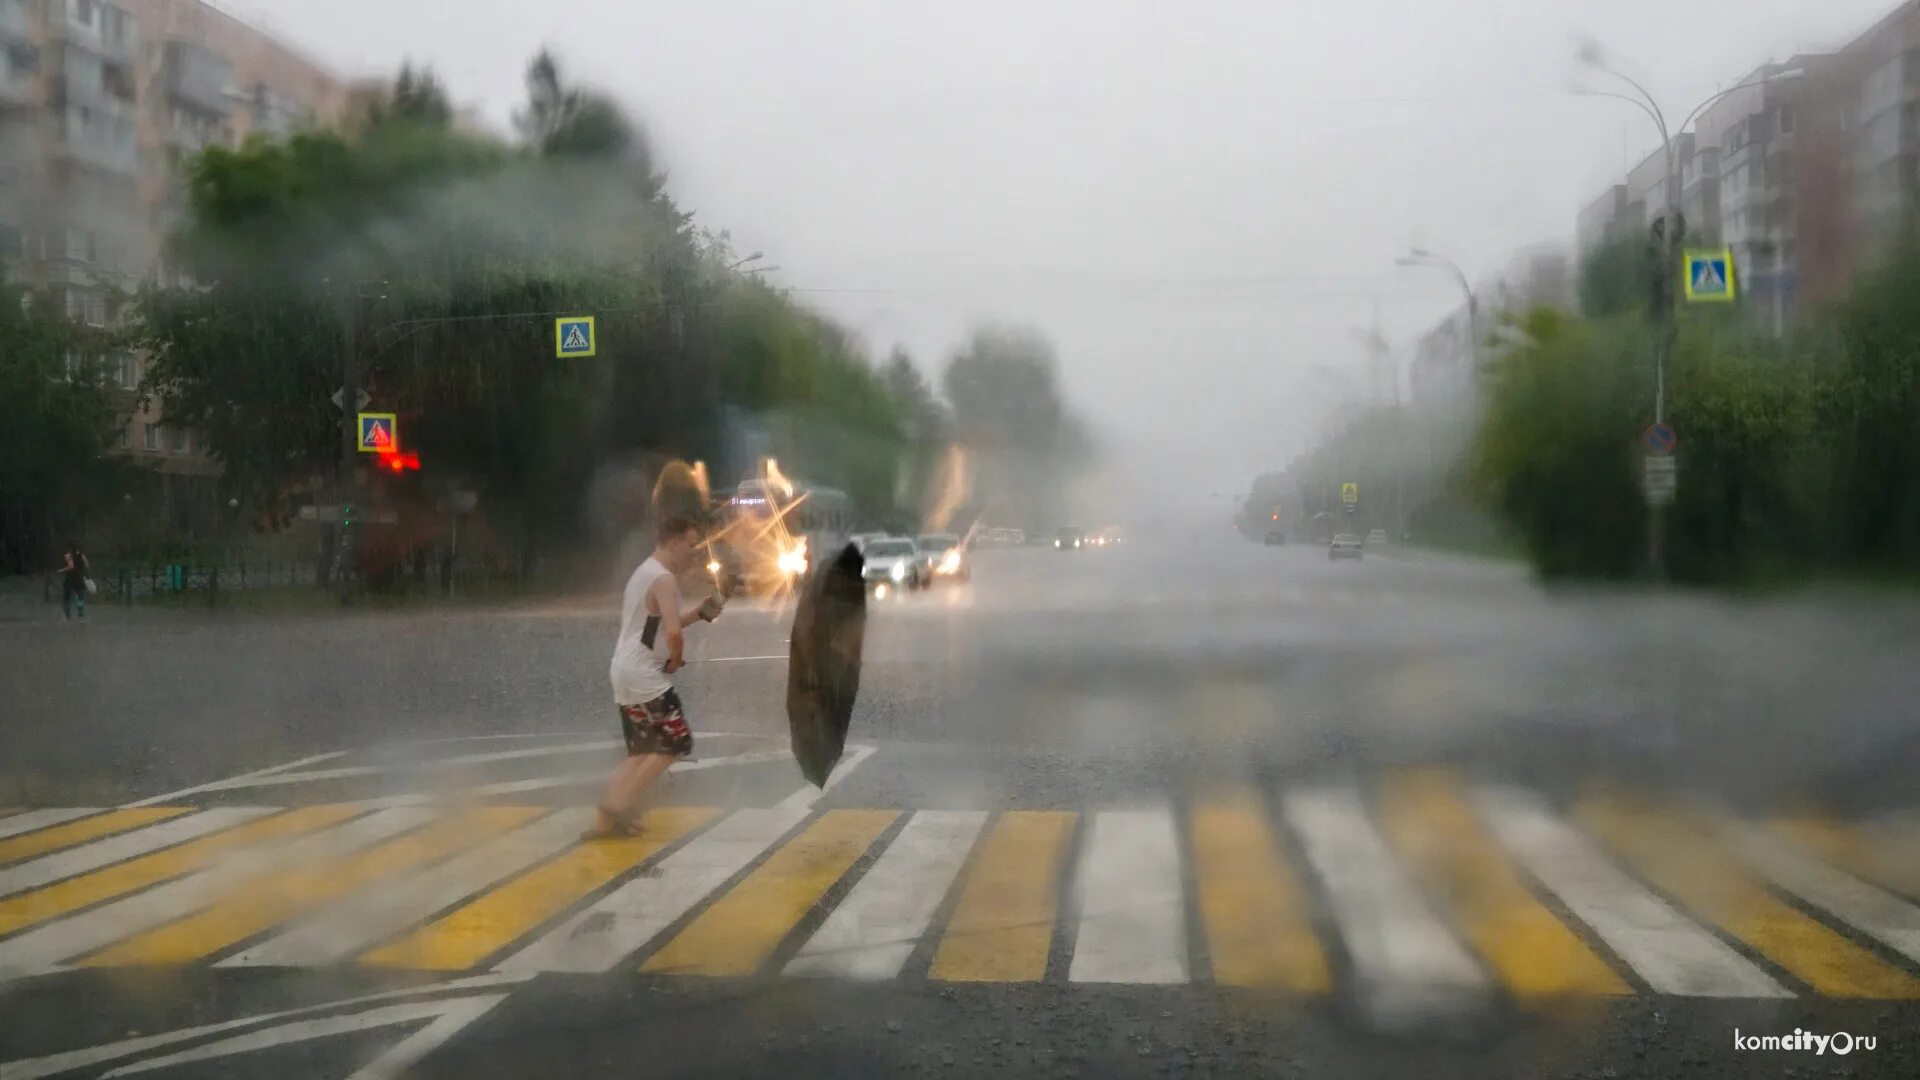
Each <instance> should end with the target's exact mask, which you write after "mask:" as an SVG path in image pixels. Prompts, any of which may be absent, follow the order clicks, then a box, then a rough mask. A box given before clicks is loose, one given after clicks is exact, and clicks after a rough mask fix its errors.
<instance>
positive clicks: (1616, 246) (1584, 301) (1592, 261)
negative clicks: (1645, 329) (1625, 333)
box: [1578, 232, 1659, 319]
mask: <svg viewBox="0 0 1920 1080" xmlns="http://www.w3.org/2000/svg"><path fill="white" fill-rule="evenodd" d="M1658 259H1659V256H1658V253H1657V252H1656V251H1655V250H1654V249H1653V247H1652V246H1651V245H1650V244H1649V243H1648V242H1647V240H1646V238H1645V237H1643V236H1639V235H1637V234H1635V233H1630V232H1620V233H1614V234H1612V235H1610V236H1608V237H1606V238H1605V239H1603V240H1601V241H1600V243H1598V244H1596V245H1594V246H1593V247H1592V248H1591V249H1590V250H1588V251H1587V252H1586V253H1584V254H1583V255H1582V256H1581V257H1580V270H1579V282H1578V289H1579V294H1580V311H1581V313H1582V314H1584V315H1586V316H1587V317H1588V318H1590V319H1605V318H1610V317H1612V316H1615V315H1643V314H1645V313H1646V311H1647V310H1648V307H1649V306H1650V304H1651V303H1652V300H1653V274H1654V272H1655V266H1656V265H1657V262H1658Z"/></svg>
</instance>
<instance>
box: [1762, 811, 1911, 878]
mask: <svg viewBox="0 0 1920 1080" xmlns="http://www.w3.org/2000/svg"><path fill="white" fill-rule="evenodd" d="M1767 827H1768V828H1769V829H1771V830H1772V831H1773V833H1774V835H1776V836H1778V837H1780V838H1781V839H1783V840H1786V841H1787V842H1788V843H1790V844H1793V845H1794V846H1796V847H1798V848H1800V849H1801V850H1803V851H1806V852H1807V853H1809V854H1811V855H1816V856H1818V857H1820V858H1822V859H1825V860H1826V861H1827V862H1830V863H1832V864H1833V865H1835V866H1837V867H1839V868H1840V869H1842V870H1845V871H1846V872H1847V873H1849V874H1852V875H1853V876H1854V877H1857V878H1864V879H1866V880H1867V881H1873V882H1878V883H1879V884H1881V885H1884V886H1886V887H1887V888H1889V889H1893V890H1894V891H1896V892H1903V893H1905V894H1907V895H1908V896H1909V897H1913V898H1915V899H1920V845H1914V844H1911V843H1908V844H1899V845H1883V844H1876V843H1875V842H1873V841H1872V840H1870V839H1868V838H1867V837H1866V836H1865V835H1863V834H1862V833H1861V832H1860V831H1859V830H1858V829H1855V828H1853V827H1852V826H1850V825H1847V824H1845V823H1843V822H1839V821H1835V820H1833V819H1832V818H1826V817H1815V816H1799V817H1791V818H1776V819H1775V820H1773V821H1770V822H1768V823H1767Z"/></svg>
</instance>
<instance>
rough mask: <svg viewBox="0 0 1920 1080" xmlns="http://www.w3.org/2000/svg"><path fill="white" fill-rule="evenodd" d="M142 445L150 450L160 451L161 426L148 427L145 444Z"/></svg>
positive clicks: (149, 425)
mask: <svg viewBox="0 0 1920 1080" xmlns="http://www.w3.org/2000/svg"><path fill="white" fill-rule="evenodd" d="M142 445H144V446H145V447H146V448H147V449H149V450H158V449H160V425H159V424H148V425H147V428H146V435H145V442H144V443H143V444H142Z"/></svg>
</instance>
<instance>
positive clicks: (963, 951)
mask: <svg viewBox="0 0 1920 1080" xmlns="http://www.w3.org/2000/svg"><path fill="white" fill-rule="evenodd" d="M1075 817H1076V815H1074V814H1073V813H1071V812H1068V811H1061V810H1009V811H1008V812H1007V813H1005V814H1003V815H1001V817H1000V820H999V821H998V822H996V823H995V824H994V827H993V831H992V832H991V833H989V834H988V835H987V839H986V841H985V842H984V844H983V845H982V847H981V849H980V852H979V855H978V857H977V858H976V859H975V860H974V863H973V866H972V868H971V869H970V870H969V871H968V872H967V876H966V882H965V884H964V885H962V886H961V891H960V900H959V902H958V904H956V905H955V907H954V910H953V918H952V919H950V920H948V922H947V931H946V934H945V935H943V936H942V937H941V939H940V947H939V949H938V950H936V951H935V953H934V956H933V966H932V968H930V969H929V971H928V975H930V976H931V977H932V978H935V979H944V980H947V981H949V982H1033V981H1037V980H1039V979H1042V978H1044V977H1045V976H1046V974H1047V951H1048V949H1049V948H1051V947H1052V944H1053V921H1054V916H1055V913H1056V912H1057V911H1058V909H1059V904H1060V870H1061V862H1062V860H1064V859H1065V857H1066V854H1067V844H1068V843H1069V842H1070V841H1071V839H1072V837H1073V826H1074V821H1075Z"/></svg>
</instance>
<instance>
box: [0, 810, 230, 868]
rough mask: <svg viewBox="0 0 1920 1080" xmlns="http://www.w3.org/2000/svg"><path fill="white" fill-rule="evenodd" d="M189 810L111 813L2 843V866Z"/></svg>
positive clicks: (121, 811)
mask: <svg viewBox="0 0 1920 1080" xmlns="http://www.w3.org/2000/svg"><path fill="white" fill-rule="evenodd" d="M192 810H193V808H192V807H188V806H146V807H141V808H139V809H136V810H109V811H107V812H106V813H104V814H95V815H93V816H92V817H83V818H80V819H79V820H77V821H68V822H66V823H65V824H61V825H54V826H52V827H51V828H45V829H38V830H35V831H34V832H30V833H25V834H23V835H19V836H14V837H11V838H9V839H6V840H0V864H5V863H12V862H18V861H20V860H21V859H26V858H30V857H32V856H34V855H40V854H44V853H46V852H49V851H57V850H59V849H60V848H65V847H73V846H74V845H76V844H84V843H86V842H87V841H89V840H96V839H99V838H100V837H102V836H111V835H113V834H114V833H118V832H126V831H127V830H128V829H137V828H139V827H140V826H142V825H151V824H153V823H154V822H156V821H165V820H167V819H168V818H172V817H179V816H180V815H182V814H187V813H191V812H192Z"/></svg>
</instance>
